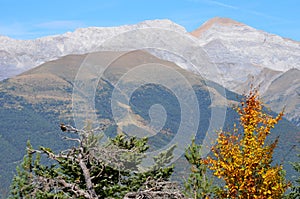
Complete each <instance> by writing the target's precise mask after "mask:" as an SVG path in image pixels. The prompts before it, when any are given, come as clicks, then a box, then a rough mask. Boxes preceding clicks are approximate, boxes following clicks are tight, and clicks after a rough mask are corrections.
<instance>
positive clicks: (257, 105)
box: [203, 90, 288, 199]
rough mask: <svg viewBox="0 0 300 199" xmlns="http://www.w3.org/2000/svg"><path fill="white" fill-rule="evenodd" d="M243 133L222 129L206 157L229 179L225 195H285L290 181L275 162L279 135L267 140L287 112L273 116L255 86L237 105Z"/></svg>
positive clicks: (261, 198) (238, 196) (245, 196)
mask: <svg viewBox="0 0 300 199" xmlns="http://www.w3.org/2000/svg"><path fill="white" fill-rule="evenodd" d="M237 112H238V114H239V115H240V123H241V127H242V128H243V134H241V135H239V134H238V129H237V128H236V126H235V127H234V130H233V133H228V132H223V131H221V132H220V133H219V136H218V139H217V143H216V145H215V146H214V147H213V149H212V152H213V155H212V156H211V157H208V158H207V159H205V160H204V161H203V163H204V164H207V165H208V166H209V168H210V169H211V170H212V171H213V172H214V175H215V176H217V177H218V178H221V179H223V180H224V181H225V186H224V187H223V190H222V192H221V196H222V197H224V198H260V199H265V198H281V197H282V195H283V194H284V192H285V190H286V188H287V187H288V183H286V181H285V178H284V174H283V169H282V165H276V166H272V165H271V162H272V155H273V151H274V148H275V147H276V145H277V142H278V138H277V139H276V140H275V141H274V142H273V143H271V144H266V138H267V136H268V135H269V134H270V131H271V129H272V128H274V125H275V124H276V123H278V121H279V120H280V119H281V118H282V115H283V112H281V113H279V114H278V115H277V117H272V116H271V115H268V114H266V113H264V112H263V110H262V103H261V101H260V99H259V94H258V91H257V90H251V91H250V93H249V94H248V95H245V99H244V100H243V101H242V102H241V103H240V106H239V107H238V108H237Z"/></svg>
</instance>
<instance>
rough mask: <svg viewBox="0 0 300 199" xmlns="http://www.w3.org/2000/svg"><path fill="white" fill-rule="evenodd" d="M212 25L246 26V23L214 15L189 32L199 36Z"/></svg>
mask: <svg viewBox="0 0 300 199" xmlns="http://www.w3.org/2000/svg"><path fill="white" fill-rule="evenodd" d="M213 26H246V25H245V24H243V23H240V22H237V21H235V20H233V19H230V18H223V17H214V18H212V19H210V20H208V21H206V22H205V23H204V24H202V25H201V26H200V27H199V28H197V29H196V30H194V31H193V32H191V34H192V35H193V36H195V37H201V35H202V33H203V32H205V31H207V30H209V29H211V28H212V27H213Z"/></svg>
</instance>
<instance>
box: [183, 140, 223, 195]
mask: <svg viewBox="0 0 300 199" xmlns="http://www.w3.org/2000/svg"><path fill="white" fill-rule="evenodd" d="M185 158H186V159H187V161H188V162H189V163H190V165H191V173H190V175H189V177H188V179H187V181H186V182H185V183H184V185H185V194H186V195H187V196H189V197H192V198H194V199H198V198H211V197H213V196H214V195H213V193H214V192H216V189H217V188H216V187H215V186H213V181H212V179H209V178H208V176H207V169H208V168H207V165H205V164H203V162H202V153H201V145H197V144H196V143H195V140H192V143H191V145H190V146H189V147H188V148H187V149H186V152H185Z"/></svg>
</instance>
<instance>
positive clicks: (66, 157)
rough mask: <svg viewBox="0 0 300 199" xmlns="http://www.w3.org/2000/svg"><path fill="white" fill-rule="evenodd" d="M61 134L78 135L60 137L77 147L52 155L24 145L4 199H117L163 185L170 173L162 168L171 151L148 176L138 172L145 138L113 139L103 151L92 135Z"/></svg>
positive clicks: (90, 132)
mask: <svg viewBox="0 0 300 199" xmlns="http://www.w3.org/2000/svg"><path fill="white" fill-rule="evenodd" d="M64 132H66V133H75V134H78V135H79V136H78V137H77V138H70V137H64V139H66V140H69V141H74V142H77V146H76V147H72V148H70V149H67V150H64V151H61V152H60V153H58V154H56V153H54V152H53V151H52V150H51V149H50V148H46V147H40V149H39V150H35V149H33V148H32V146H31V145H30V143H29V142H28V145H27V154H26V155H25V157H24V160H23V163H22V164H21V166H20V167H18V168H17V174H16V176H15V177H14V179H13V182H12V185H11V194H10V198H93V199H97V198H107V197H113V198H123V196H124V195H125V194H126V193H128V192H134V191H137V190H138V189H139V188H140V187H141V186H143V184H144V183H146V181H148V180H155V181H160V180H169V178H170V175H171V174H172V172H173V166H166V164H168V163H170V160H171V159H172V152H173V150H174V148H173V147H172V148H171V149H169V150H168V151H166V152H163V153H161V154H160V155H158V157H156V158H155V159H154V161H155V165H153V167H152V168H151V169H150V170H148V171H145V172H138V169H139V164H140V163H141V161H142V159H143V157H144V152H145V151H146V150H147V149H148V148H149V147H148V145H147V138H142V139H137V138H135V137H128V136H126V135H125V134H119V135H117V136H116V137H115V138H112V139H110V141H109V142H108V143H106V145H104V146H103V145H99V139H101V136H100V134H96V133H95V132H96V131H95V130H83V131H80V130H77V129H75V128H73V127H72V128H71V127H70V126H68V127H67V128H64ZM41 155H46V157H47V158H48V159H50V160H52V162H51V164H48V165H44V164H42V163H41V161H40V157H41ZM113 162H115V163H116V162H117V163H118V164H117V165H114V164H113Z"/></svg>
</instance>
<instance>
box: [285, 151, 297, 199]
mask: <svg viewBox="0 0 300 199" xmlns="http://www.w3.org/2000/svg"><path fill="white" fill-rule="evenodd" d="M298 157H299V158H300V154H298ZM291 164H292V165H293V167H294V169H295V170H296V171H297V173H298V178H297V179H296V180H295V184H293V186H292V187H291V192H290V193H288V194H287V195H286V196H285V198H287V199H297V198H300V161H298V162H293V163H291Z"/></svg>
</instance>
